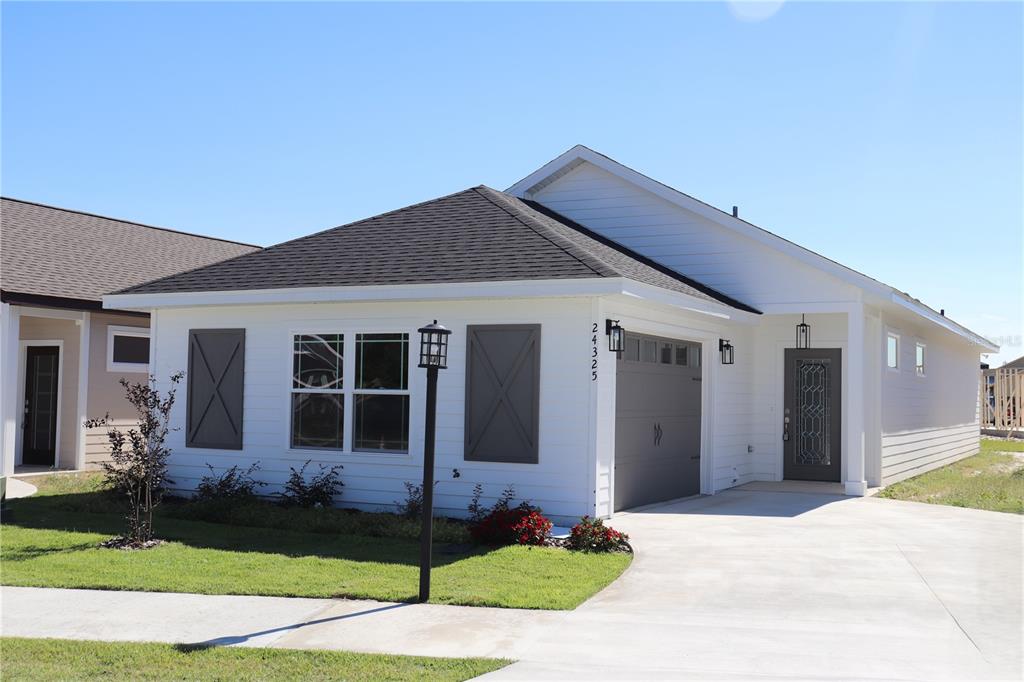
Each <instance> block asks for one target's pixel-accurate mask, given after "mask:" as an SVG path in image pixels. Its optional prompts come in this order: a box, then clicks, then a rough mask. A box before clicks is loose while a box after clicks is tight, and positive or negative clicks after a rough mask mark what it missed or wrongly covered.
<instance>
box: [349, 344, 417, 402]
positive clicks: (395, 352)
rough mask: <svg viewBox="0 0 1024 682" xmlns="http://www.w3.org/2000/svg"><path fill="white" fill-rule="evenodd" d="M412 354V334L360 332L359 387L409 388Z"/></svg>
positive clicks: (357, 363)
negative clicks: (410, 353) (410, 344)
mask: <svg viewBox="0 0 1024 682" xmlns="http://www.w3.org/2000/svg"><path fill="white" fill-rule="evenodd" d="M408 357H409V335H408V334H357V335H356V388H369V389H373V388H389V389H400V390H404V389H406V388H408V384H409V363H408V362H407V360H408Z"/></svg>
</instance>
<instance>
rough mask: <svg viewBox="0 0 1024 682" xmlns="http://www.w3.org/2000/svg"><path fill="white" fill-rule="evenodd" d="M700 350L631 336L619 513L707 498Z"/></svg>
mask: <svg viewBox="0 0 1024 682" xmlns="http://www.w3.org/2000/svg"><path fill="white" fill-rule="evenodd" d="M700 365H701V357H700V345H699V344H697V343H695V342H688V341H682V340H674V339H663V338H657V337H652V336H639V335H627V337H626V351H625V352H624V353H623V354H622V358H621V359H620V360H619V361H618V370H617V377H616V389H615V405H616V407H615V509H616V511H617V510H619V509H629V508H631V507H638V506H640V505H644V504H650V503H652V502H660V501H662V500H671V499H674V498H677V497H687V496H689V495H696V494H698V493H699V492H700V408H701V384H700V372H701V370H700Z"/></svg>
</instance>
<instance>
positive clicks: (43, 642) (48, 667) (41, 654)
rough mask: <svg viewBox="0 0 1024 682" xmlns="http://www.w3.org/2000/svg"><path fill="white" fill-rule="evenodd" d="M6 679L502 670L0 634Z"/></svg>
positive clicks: (428, 674) (457, 677)
mask: <svg viewBox="0 0 1024 682" xmlns="http://www.w3.org/2000/svg"><path fill="white" fill-rule="evenodd" d="M0 656H2V657H3V672H4V679H5V680H81V679H100V678H103V679H132V680H341V679H343V680H349V681H352V682H359V681H362V680H367V681H369V680H450V681H452V682H460V681H461V680H468V679H470V678H473V677H477V676H478V675H483V674H484V673H488V672H492V671H494V670H498V669H499V668H503V667H505V666H506V665H508V664H509V663H510V662H511V661H506V660H502V659H493V658H428V657H423V656H392V655H386V654H359V653H349V652H344V651H317V650H309V649H267V648H248V647H194V646H187V645H174V644H157V643H148V642H146V643H144V642H96V641H79V640H66V639H34V638H20V637H4V638H0Z"/></svg>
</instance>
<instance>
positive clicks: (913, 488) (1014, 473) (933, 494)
mask: <svg viewBox="0 0 1024 682" xmlns="http://www.w3.org/2000/svg"><path fill="white" fill-rule="evenodd" d="M1021 453H1024V441H1021V440H1016V441H1009V440H1001V439H995V438H982V439H981V450H980V452H979V453H978V454H977V455H973V456H971V457H967V458H965V459H961V460H959V461H957V462H953V463H952V464H947V465H946V466H944V467H940V468H938V469H933V470H932V471H929V472H927V473H924V474H921V475H920V476H914V477H913V478H908V479H905V480H902V481H900V482H899V483H893V484H892V485H890V486H887V487H886V488H885V489H884V490H882V491H881V492H880V493H878V496H879V497H884V498H888V499H892V500H906V501H909V502H925V503H928V504H944V505H949V506H953V507H967V508H970V509H984V510H987V511H997V512H1009V513H1014V514H1024V457H1022V456H1021Z"/></svg>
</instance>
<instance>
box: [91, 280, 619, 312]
mask: <svg viewBox="0 0 1024 682" xmlns="http://www.w3.org/2000/svg"><path fill="white" fill-rule="evenodd" d="M621 292H622V279H621V278H617V277H597V278H586V279H553V280H517V281H505V282H471V283H439V284H400V285H381V286H361V287H295V288H290V289H244V290H239V291H193V292H175V293H154V294H109V295H107V296H104V297H103V307H104V308H114V309H119V310H153V309H155V308H191V307H196V306H215V305H261V304H275V303H276V304H281V303H296V304H298V303H341V302H352V301H435V300H452V299H455V300H461V299H481V298H533V297H563V296H602V295H605V294H617V293H621Z"/></svg>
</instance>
